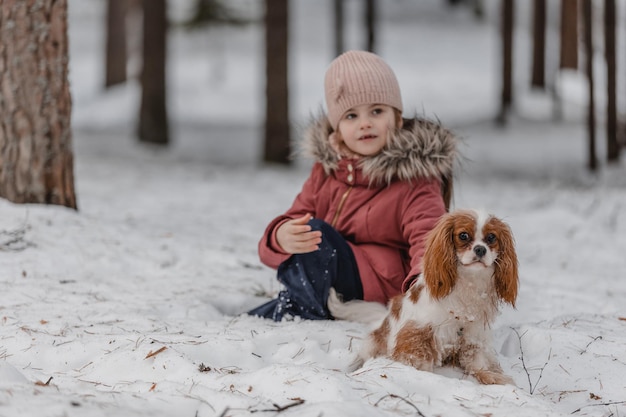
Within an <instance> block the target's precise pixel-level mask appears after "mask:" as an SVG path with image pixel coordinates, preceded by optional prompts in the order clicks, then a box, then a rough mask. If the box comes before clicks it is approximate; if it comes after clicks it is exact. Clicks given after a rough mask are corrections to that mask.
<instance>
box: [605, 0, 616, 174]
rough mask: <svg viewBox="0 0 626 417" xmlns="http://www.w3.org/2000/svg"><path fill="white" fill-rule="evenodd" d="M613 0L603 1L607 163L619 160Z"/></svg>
mask: <svg viewBox="0 0 626 417" xmlns="http://www.w3.org/2000/svg"><path fill="white" fill-rule="evenodd" d="M615 12H616V10H615V0H604V54H605V57H606V71H607V92H606V93H607V109H606V113H607V120H606V135H607V137H606V140H607V161H608V162H617V161H618V160H619V144H618V142H617V80H616V76H617V70H616V63H615V61H616V59H615Z"/></svg>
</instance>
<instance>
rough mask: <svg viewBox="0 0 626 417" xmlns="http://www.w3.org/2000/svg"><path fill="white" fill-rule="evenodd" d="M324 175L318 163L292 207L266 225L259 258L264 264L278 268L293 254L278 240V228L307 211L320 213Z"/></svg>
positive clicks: (315, 214)
mask: <svg viewBox="0 0 626 417" xmlns="http://www.w3.org/2000/svg"><path fill="white" fill-rule="evenodd" d="M324 177H325V173H324V169H323V167H322V166H321V164H319V163H316V164H315V165H314V166H313V168H312V170H311V174H310V175H309V177H308V178H307V180H306V181H305V182H304V184H303V185H302V189H301V190H300V193H299V194H298V195H297V196H296V198H295V200H294V201H293V203H292V205H291V207H290V208H289V209H288V210H287V211H286V212H285V213H284V214H281V215H280V216H278V217H276V218H274V219H273V220H272V221H271V222H270V223H269V225H268V226H267V227H266V229H265V233H263V236H262V237H261V240H260V241H259V259H260V260H261V262H262V263H263V264H265V265H267V266H269V267H270V268H274V269H276V268H278V266H279V265H280V264H281V263H283V262H284V261H286V260H287V259H288V258H289V256H291V255H290V254H288V253H287V252H285V251H284V250H283V249H282V248H281V247H280V245H279V244H278V241H277V240H276V230H278V227H280V225H282V224H283V223H285V222H286V221H289V220H291V219H296V218H298V217H302V216H304V215H305V214H307V213H309V214H311V215H312V216H314V217H317V216H318V215H319V214H318V213H317V210H316V205H315V201H316V196H317V194H318V192H319V189H320V187H321V184H322V182H323V180H324Z"/></svg>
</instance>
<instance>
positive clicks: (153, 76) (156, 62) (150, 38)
mask: <svg viewBox="0 0 626 417" xmlns="http://www.w3.org/2000/svg"><path fill="white" fill-rule="evenodd" d="M166 6H167V5H166V0H143V68H142V71H141V108H140V110H139V140H140V141H141V142H149V143H156V144H159V145H167V144H168V143H169V132H168V121H167V100H166V84H165V81H166V76H165V67H166V46H167V15H166V11H167V8H166Z"/></svg>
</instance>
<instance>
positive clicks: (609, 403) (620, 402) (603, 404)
mask: <svg viewBox="0 0 626 417" xmlns="http://www.w3.org/2000/svg"><path fill="white" fill-rule="evenodd" d="M619 404H626V401H609V402H606V403H598V404H587V405H583V406H582V407H580V408H577V409H576V410H574V411H572V412H571V414H576V413H578V412H580V411H581V410H582V409H583V408H587V407H598V406H607V405H619Z"/></svg>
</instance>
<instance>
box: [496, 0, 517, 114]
mask: <svg viewBox="0 0 626 417" xmlns="http://www.w3.org/2000/svg"><path fill="white" fill-rule="evenodd" d="M514 11H515V2H514V0H503V1H502V9H501V13H502V27H501V30H502V92H501V95H500V114H499V116H498V118H497V120H498V122H499V123H506V119H507V115H508V112H509V110H510V108H511V104H512V103H513V24H514V22H515V19H514Z"/></svg>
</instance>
